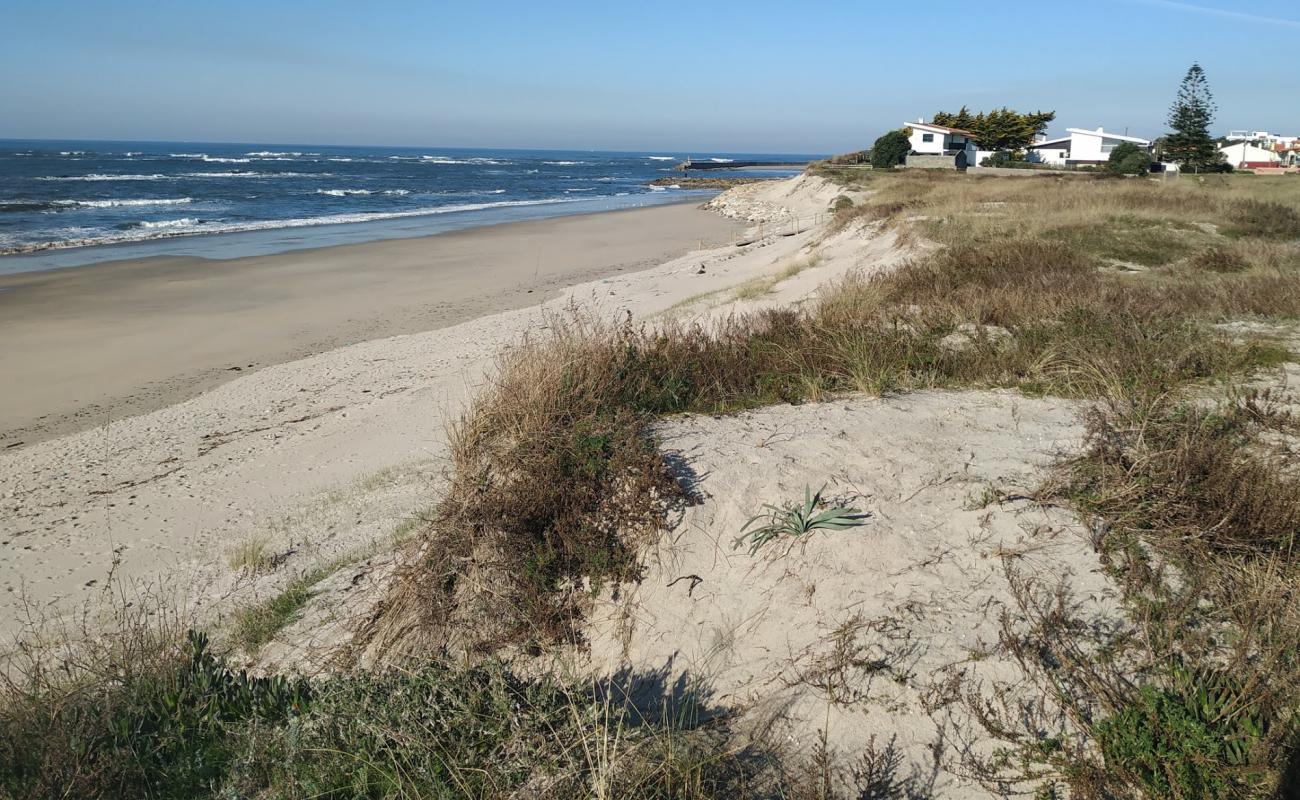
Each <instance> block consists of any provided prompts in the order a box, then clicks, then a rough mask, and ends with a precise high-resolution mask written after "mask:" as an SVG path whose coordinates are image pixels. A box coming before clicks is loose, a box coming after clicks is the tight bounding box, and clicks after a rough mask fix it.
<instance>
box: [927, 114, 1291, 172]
mask: <svg viewBox="0 0 1300 800" xmlns="http://www.w3.org/2000/svg"><path fill="white" fill-rule="evenodd" d="M905 127H906V128H907V129H908V130H910V131H911V133H910V135H909V136H908V142H909V143H910V144H911V148H912V152H911V154H910V155H908V157H907V166H909V167H922V168H930V169H959V170H960V169H966V168H968V167H977V166H979V165H980V163H981V162H982V161H983V160H984V158H986V157H987V156H989V155H992V152H991V151H989V150H983V149H981V148H980V144H979V141H978V136H977V135H976V134H975V133H972V132H970V131H964V130H961V129H959V128H950V127H947V126H945V125H935V124H933V123H929V122H926V121H925V120H923V119H922V120H918V121H916V122H909V123H906V125H905ZM1065 130H1066V134H1067V135H1066V136H1061V137H1057V138H1052V139H1049V138H1047V137H1042V138H1040V140H1039V141H1036V142H1034V143H1033V144H1031V145H1030V146H1029V147H1028V148H1026V153H1025V160H1026V161H1029V162H1030V163H1035V164H1042V165H1043V166H1049V167H1062V168H1063V167H1082V166H1100V165H1103V164H1106V163H1107V162H1109V160H1110V154H1111V153H1112V152H1113V151H1114V150H1115V148H1116V147H1119V146H1120V145H1121V144H1125V143H1128V144H1133V145H1137V146H1138V147H1140V148H1143V149H1144V150H1147V151H1148V152H1150V151H1151V149H1152V144H1153V143H1152V142H1151V141H1150V140H1149V139H1143V138H1141V137H1139V136H1129V135H1127V134H1119V133H1111V132H1110V131H1107V130H1105V129H1104V128H1093V129H1089V128H1066V129H1065ZM1224 138H1225V139H1226V140H1227V141H1229V142H1230V144H1227V145H1225V146H1224V147H1221V148H1219V152H1221V153H1223V155H1224V159H1225V160H1226V161H1227V162H1228V163H1229V164H1231V165H1232V167H1233V168H1234V169H1253V170H1257V171H1267V172H1270V173H1271V172H1282V171H1287V172H1289V171H1296V170H1297V169H1300V136H1282V135H1280V134H1276V133H1269V132H1268V131H1248V130H1234V131H1229V132H1228V135H1227V136H1226V137H1224ZM1163 168H1165V169H1169V170H1172V171H1176V170H1177V166H1176V165H1173V164H1166V165H1164V167H1163Z"/></svg>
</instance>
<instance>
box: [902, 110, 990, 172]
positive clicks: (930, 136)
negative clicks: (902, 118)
mask: <svg viewBox="0 0 1300 800" xmlns="http://www.w3.org/2000/svg"><path fill="white" fill-rule="evenodd" d="M906 127H908V128H911V129H912V135H911V136H910V137H908V141H909V142H911V144H912V152H913V153H920V154H921V155H927V156H943V155H956V154H957V153H960V152H965V153H966V164H968V165H969V166H972V167H973V166H976V165H977V164H979V161H978V160H977V159H976V154H977V153H978V149H977V147H976V144H975V134H973V133H971V132H970V131H963V130H960V129H958V128H947V127H944V126H943V125H931V124H929V123H927V122H924V121H920V122H909V123H907V125H906Z"/></svg>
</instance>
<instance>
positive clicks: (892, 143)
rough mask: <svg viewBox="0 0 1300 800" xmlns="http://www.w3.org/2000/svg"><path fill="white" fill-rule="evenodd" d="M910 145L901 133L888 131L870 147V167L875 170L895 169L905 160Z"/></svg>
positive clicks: (910, 147)
mask: <svg viewBox="0 0 1300 800" xmlns="http://www.w3.org/2000/svg"><path fill="white" fill-rule="evenodd" d="M910 152H912V143H911V142H910V141H908V139H907V136H906V134H904V133H903V132H902V131H890V132H889V133H886V134H885V135H884V136H881V137H880V138H879V139H877V140H876V143H875V144H873V145H872V146H871V166H872V167H875V168H876V169H888V168H889V167H896V166H898V165H899V164H902V163H903V162H904V161H905V160H907V154H908V153H910Z"/></svg>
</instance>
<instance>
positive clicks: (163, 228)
mask: <svg viewBox="0 0 1300 800" xmlns="http://www.w3.org/2000/svg"><path fill="white" fill-rule="evenodd" d="M581 200H582V198H577V197H573V198H564V197H553V198H549V199H546V200H500V201H497V202H493V203H462V204H459V205H448V206H434V207H431V208H415V209H410V210H406V211H374V212H356V213H351V214H329V215H327V216H321V217H303V218H298V219H278V220H261V221H258V222H227V223H219V222H218V223H213V222H204V221H203V220H198V219H193V218H188V217H187V218H184V219H177V220H161V221H156V222H142V223H140V224H139V225H138V226H133V227H131V228H129V229H127V230H123V231H118V232H114V233H108V234H103V235H91V236H83V237H80V238H75V239H64V240H60V241H55V242H40V243H36V244H23V245H0V255H10V254H14V253H28V252H35V251H38V250H53V249H64V248H69V247H84V246H87V245H99V244H120V243H123V242H138V241H145V240H148V239H163V238H170V237H173V236H187V235H192V234H200V233H204V234H206V233H243V232H248V231H261V230H278V229H282V228H306V227H315V226H318V225H341V224H347V223H355V222H378V221H382V220H388V219H403V218H407V217H425V216H434V215H438V214H455V213H461V212H467V211H485V210H488V209H493V208H509V207H517V206H544V205H555V204H558V203H576V202H579V201H581ZM79 230H84V229H79Z"/></svg>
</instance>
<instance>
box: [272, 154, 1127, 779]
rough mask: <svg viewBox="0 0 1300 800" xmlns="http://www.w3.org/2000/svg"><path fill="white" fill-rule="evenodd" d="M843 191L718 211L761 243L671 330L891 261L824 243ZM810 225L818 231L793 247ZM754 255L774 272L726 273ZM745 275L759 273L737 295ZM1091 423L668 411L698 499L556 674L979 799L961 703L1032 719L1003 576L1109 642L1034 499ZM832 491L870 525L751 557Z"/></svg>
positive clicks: (788, 299)
mask: <svg viewBox="0 0 1300 800" xmlns="http://www.w3.org/2000/svg"><path fill="white" fill-rule="evenodd" d="M838 194H839V191H837V190H836V189H835V187H833V186H827V185H825V184H824V183H823V182H822V181H821V180H820V179H817V178H809V177H805V178H799V179H795V180H792V181H788V182H782V183H780V184H766V185H756V186H745V187H740V188H738V189H733V190H731V191H729V192H727V193H725V194H723V195H721V196H720V197H719V198H718V199H716V200H714V201H712V202H711V203H709V204H708V207H710V208H712V209H713V210H715V211H719V212H720V213H724V214H728V215H732V216H735V217H738V218H741V219H745V220H747V221H750V222H754V223H759V224H761V227H762V229H761V231H760V229H759V227H758V226H757V225H756V227H755V228H754V229H752V236H753V237H754V244H752V245H749V246H748V248H741V249H740V250H741V254H734V251H733V253H728V252H727V251H725V250H723V251H711V252H708V253H701V254H696V256H694V259H695V260H694V262H688V263H687V264H686V267H687V269H686V272H687V273H690V272H691V271H692V269H691V267H694V272H695V273H696V274H697V275H698V274H699V269H700V268H701V267H703V269H704V275H709V274H713V273H715V272H718V273H720V272H721V270H722V269H724V268H726V267H727V266H730V267H731V269H732V271H731V272H730V273H729V274H728V278H729V281H728V282H727V283H726V284H725V285H724V287H723V288H722V289H720V290H709V289H708V288H707V285H705V286H702V287H701V288H704V289H705V291H703V292H700V293H697V294H694V295H691V296H689V297H687V298H685V299H684V300H682V299H679V300H678V301H677V303H676V304H675V306H674V307H672V309H671V311H670V312H669V313H671V314H674V315H680V316H684V317H686V318H691V319H700V320H705V321H707V320H709V319H717V318H720V317H722V316H725V315H726V314H729V313H731V312H733V311H737V310H750V309H755V308H762V307H772V306H781V305H789V304H798V303H800V302H802V301H803V300H805V299H807V298H809V297H812V296H813V295H814V294H815V293H816V291H817V289H818V287H819V286H821V285H824V284H826V283H827V282H828V281H832V280H833V279H835V278H837V277H839V276H842V275H844V274H846V273H848V272H849V271H851V270H859V271H866V272H871V271H879V270H887V269H890V268H892V267H893V266H894V265H896V264H898V263H900V260H901V258H902V257H903V255H904V251H903V249H902V248H900V247H898V246H896V244H895V242H894V239H893V237H892V235H889V234H882V233H879V232H878V231H877V230H875V229H874V228H872V227H870V226H868V227H855V226H850V227H849V228H847V229H844V230H840V231H837V232H834V233H831V232H830V231H829V228H828V226H826V225H824V224H823V223H824V222H825V221H826V216H825V214H824V212H825V209H826V208H827V206H828V205H829V203H830V202H832V201H833V200H834V198H835V196H836V195H838ZM809 215H811V217H812V219H814V220H816V222H817V224H816V225H815V230H813V231H811V232H806V233H801V234H793V235H791V232H792V231H794V230H797V229H798V228H799V226H800V225H801V224H806V223H807V222H808V221H810V220H809V219H808V217H809ZM801 219H802V220H803V222H802V223H801ZM746 250H748V251H747V252H746ZM747 260H754V261H756V262H757V263H761V264H762V265H763V266H762V267H761V268H759V269H744V270H737V269H736V267H737V266H738V262H744V261H747ZM792 265H793V266H792ZM665 269H667V267H665ZM656 272H657V271H656ZM647 275H648V274H647ZM743 276H752V277H747V278H745V279H744V280H742V281H740V282H737V281H736V280H735V279H736V278H741V277H743ZM701 277H703V276H701ZM691 285H692V286H695V285H696V284H691ZM661 297H662V296H661ZM666 299H667V298H666V297H663V299H661V300H660V301H659V302H657V303H654V304H647V305H643V306H641V311H640V313H641V314H645V313H646V312H647V311H648V310H649V309H652V308H654V307H656V306H657V307H662V306H663V305H664V303H665V302H666ZM625 307H626V308H628V309H629V310H631V307H630V306H625ZM1081 410H1082V405H1081V404H1078V403H1075V402H1072V401H1065V400H1060V399H1036V398H1028V397H1025V396H1023V395H1022V394H1020V393H1019V392H1014V391H967V392H919V393H910V394H906V395H902V396H898V397H892V398H846V399H840V400H836V401H830V402H825V403H815V404H806V405H799V406H789V405H784V406H775V407H768V408H764V409H760V410H756V411H752V412H745V413H740V414H735V415H726V416H684V417H673V418H669V419H668V420H666V421H664V422H662V423H660V425H659V426H658V428H657V434H658V435H659V436H660V437H661V440H662V446H663V448H664V450H665V451H666V452H667V453H668V454H669V455H670V456H671V457H672V460H673V462H674V463H678V464H681V465H683V470H684V471H685V473H686V474H685V475H683V477H682V479H683V480H685V481H687V482H689V483H690V484H691V489H692V491H693V492H694V493H696V494H697V495H698V496H699V498H700V499H701V502H700V504H699V505H696V506H693V507H690V508H688V509H687V510H686V511H685V512H684V515H683V516H682V518H681V519H680V520H679V521H677V522H676V524H674V525H673V527H672V529H671V530H670V531H668V532H667V533H665V535H664V537H663V539H662V540H661V541H659V542H658V543H656V544H655V545H654V546H653V547H652V548H651V549H650V551H649V552H647V553H646V554H645V558H646V572H645V575H644V577H643V580H642V581H640V582H638V583H636V584H633V585H626V586H620V587H617V588H615V589H613V590H609V591H604V592H602V593H601V594H599V595H598V598H597V600H596V602H595V604H594V607H593V608H592V609H591V612H590V619H589V623H588V624H587V626H586V628H585V630H584V636H585V638H586V643H585V646H584V647H583V648H580V649H579V650H575V651H568V650H562V651H561V652H560V653H559V654H556V655H554V656H553V658H555V659H556V661H555V662H554V663H553V664H552V666H551V668H553V669H556V670H558V671H559V672H561V673H562V674H565V673H569V672H571V671H573V670H575V669H577V670H579V671H582V672H589V673H590V674H592V675H593V676H602V675H613V674H647V675H656V676H658V680H659V682H660V684H661V685H670V686H671V685H677V686H684V685H694V684H697V683H699V684H702V685H704V686H706V687H707V691H708V692H709V694H708V696H707V702H708V704H709V705H710V706H713V707H723V708H728V709H731V710H732V711H733V712H735V713H738V714H739V718H738V720H739V722H738V724H737V726H736V727H737V729H740V730H748V731H750V732H754V733H758V732H761V734H762V735H763V736H774V737H775V738H776V739H777V740H779V741H782V742H784V743H785V744H786V745H787V746H788V747H789V749H790V752H792V753H794V754H797V756H798V757H800V758H807V757H811V756H812V755H813V754H814V752H815V750H816V748H817V747H818V746H819V743H824V744H825V746H826V747H827V748H828V749H829V750H830V751H831V758H832V759H833V761H834V762H835V763H837V764H848V763H850V762H852V761H853V760H854V759H855V758H857V757H858V755H860V754H862V753H864V752H868V751H871V752H874V753H876V754H877V755H879V756H880V757H881V758H886V759H893V760H894V761H895V763H894V766H893V767H892V769H893V771H894V779H896V780H897V781H898V783H899V785H905V786H907V787H910V790H914V791H915V792H917V793H919V794H918V796H930V794H929V793H934V795H935V796H943V797H957V798H966V797H970V798H983V797H988V796H990V795H989V793H988V792H987V791H986V790H985V788H983V787H982V786H981V785H980V784H979V783H978V782H977V781H975V780H973V779H972V778H971V777H970V775H969V773H968V772H966V770H965V769H964V765H965V763H966V762H965V759H966V757H967V756H968V755H972V756H977V757H979V758H988V757H990V756H991V755H992V754H993V751H994V749H995V748H996V746H997V743H996V742H995V741H994V740H993V739H992V738H991V737H990V735H989V734H988V732H987V731H986V730H984V729H983V728H982V727H980V725H979V724H978V723H977V721H975V720H974V719H972V717H971V715H970V712H969V707H968V706H967V705H966V704H965V703H964V702H962V698H963V697H964V696H965V694H966V693H967V692H969V691H974V692H975V693H976V695H977V696H980V695H981V694H982V695H983V696H985V697H989V698H992V697H993V696H995V694H997V693H998V692H1000V691H1003V690H1006V691H1007V692H1009V694H1005V695H1001V696H1003V697H1006V698H1007V699H1008V700H1010V701H1012V702H1025V703H1028V704H1031V705H1032V704H1034V703H1040V702H1041V697H1042V695H1041V691H1039V690H1037V689H1036V688H1029V687H1025V686H1024V685H1023V674H1022V672H1021V671H1020V669H1019V667H1018V665H1016V664H1015V663H1014V662H1013V661H1012V660H1011V658H1010V656H1008V655H1007V654H1005V653H1004V652H1000V647H999V637H1000V634H1001V632H1002V627H1001V626H1002V615H1003V613H1004V612H1010V613H1012V614H1013V615H1014V613H1015V607H1016V592H1015V591H1014V589H1013V583H1012V577H1011V576H1015V580H1016V581H1023V582H1025V584H1028V585H1037V586H1039V587H1041V588H1049V589H1050V588H1052V587H1055V586H1058V585H1064V584H1066V583H1068V585H1069V587H1070V590H1071V592H1072V593H1073V596H1074V599H1075V601H1076V602H1077V603H1078V606H1077V608H1076V609H1075V613H1076V614H1077V615H1078V616H1079V617H1080V618H1084V619H1091V620H1095V621H1096V623H1097V624H1099V625H1105V624H1110V623H1111V622H1113V620H1114V619H1115V618H1116V617H1117V611H1116V607H1115V603H1114V597H1113V593H1112V592H1111V591H1110V589H1109V587H1108V584H1107V580H1106V578H1105V577H1104V576H1103V574H1102V572H1101V568H1100V566H1099V564H1098V559H1097V555H1096V552H1095V551H1094V548H1093V546H1092V545H1091V544H1090V541H1089V537H1088V534H1087V532H1086V531H1085V530H1084V529H1083V528H1082V527H1081V526H1080V525H1079V524H1078V521H1077V517H1076V516H1075V515H1074V514H1073V513H1072V512H1070V511H1068V510H1065V509H1060V508H1045V507H1043V506H1042V505H1040V504H1038V503H1035V502H1033V501H1031V500H1030V498H1029V495H1030V494H1031V493H1032V492H1033V491H1034V489H1035V488H1036V487H1038V486H1039V485H1041V484H1042V483H1043V481H1044V480H1045V479H1046V477H1047V474H1048V473H1047V470H1048V467H1049V466H1050V465H1052V464H1055V463H1057V462H1059V461H1060V460H1061V459H1062V458H1065V457H1067V456H1069V455H1071V454H1073V453H1074V452H1076V451H1077V449H1078V448H1079V446H1080V445H1081V441H1082V437H1083V428H1082V424H1081V422H1080V413H1079V412H1080V411H1081ZM821 487H825V491H824V496H825V497H826V498H827V499H828V500H830V501H832V502H833V503H835V504H843V505H847V506H851V507H853V508H855V509H858V510H860V511H861V512H862V513H863V514H864V515H865V517H864V519H863V520H862V522H863V524H862V525H861V526H859V527H855V528H851V529H847V530H844V531H836V532H820V533H816V534H813V535H811V536H809V537H807V539H806V541H803V542H801V543H799V544H794V545H793V546H792V545H790V544H788V543H786V542H777V543H774V544H772V545H770V546H768V547H767V548H766V549H763V550H760V551H759V552H758V553H756V554H750V553H749V552H748V548H747V547H740V548H737V547H736V546H735V544H734V542H735V539H736V537H737V535H738V534H739V533H740V532H741V529H742V528H743V527H744V526H745V524H746V522H747V521H748V520H749V519H750V518H751V517H752V516H753V515H754V514H757V513H759V512H760V511H761V510H762V509H761V506H762V505H763V504H764V503H772V504H783V503H785V502H787V501H791V500H800V499H802V498H803V496H804V492H805V490H806V489H811V490H812V491H817V490H818V489H819V488H821ZM391 565H392V561H391V560H390V559H386V558H383V559H376V560H374V561H372V562H371V563H370V565H368V568H361V569H351V570H345V571H343V572H340V573H339V574H337V575H335V576H334V577H332V578H330V579H327V580H326V581H323V582H322V583H321V585H320V594H318V595H317V597H316V598H315V599H314V600H313V602H312V603H310V604H309V605H308V607H307V609H306V611H305V613H304V615H303V616H302V617H301V618H300V619H298V620H297V621H296V622H294V623H293V624H291V625H290V626H289V627H288V628H286V629H285V630H284V631H282V632H281V634H280V635H279V636H278V637H276V639H275V640H274V641H272V642H271V643H269V644H268V645H267V646H265V647H264V648H263V650H262V651H261V654H260V658H259V663H260V665H261V666H262V667H264V668H270V669H283V668H286V667H290V668H293V667H297V668H303V667H308V668H310V667H311V666H312V665H316V666H319V665H321V664H322V663H329V661H330V655H331V654H332V653H334V652H335V648H336V647H337V646H338V645H339V644H340V643H343V642H345V641H347V638H348V636H349V633H350V630H351V627H352V625H353V624H354V623H355V622H356V621H357V620H359V619H362V618H364V617H365V616H366V615H367V614H368V613H369V611H370V609H371V608H372V607H373V604H374V603H375V602H376V601H377V600H378V598H379V596H380V593H381V592H380V590H381V589H382V584H384V583H385V582H386V579H387V577H388V575H389V574H390V567H391ZM358 585H363V586H370V587H371V588H372V590H371V591H367V590H365V589H363V590H360V591H359V590H358V589H357V588H356V587H357V586H358ZM364 658H365V656H364V655H363V659H364ZM532 668H534V669H535V668H538V665H534V666H533V667H532ZM1022 689H1023V694H1021V693H1020V692H1019V690H1022Z"/></svg>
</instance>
